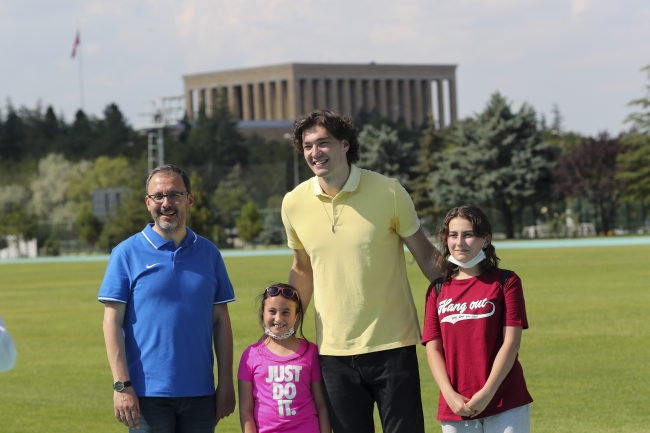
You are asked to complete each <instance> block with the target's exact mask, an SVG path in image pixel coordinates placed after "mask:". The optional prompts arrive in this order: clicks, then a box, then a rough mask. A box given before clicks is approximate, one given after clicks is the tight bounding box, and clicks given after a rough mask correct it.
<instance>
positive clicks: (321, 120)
mask: <svg viewBox="0 0 650 433" xmlns="http://www.w3.org/2000/svg"><path fill="white" fill-rule="evenodd" d="M315 126H322V127H323V128H325V129H326V130H327V132H328V134H330V135H331V136H332V137H334V138H336V139H337V140H339V141H347V143H348V145H349V146H350V147H349V149H348V152H347V153H346V155H345V156H346V158H347V160H348V164H354V163H355V162H357V161H359V140H358V139H357V128H356V127H355V126H354V122H353V120H352V118H351V117H349V116H343V115H341V114H339V113H336V112H334V111H330V110H314V111H312V112H311V113H309V114H305V115H303V116H300V117H298V118H297V119H296V120H295V121H294V122H293V147H295V148H296V152H298V153H302V152H303V149H302V140H303V135H304V133H305V132H306V131H308V130H310V129H311V128H314V127H315Z"/></svg>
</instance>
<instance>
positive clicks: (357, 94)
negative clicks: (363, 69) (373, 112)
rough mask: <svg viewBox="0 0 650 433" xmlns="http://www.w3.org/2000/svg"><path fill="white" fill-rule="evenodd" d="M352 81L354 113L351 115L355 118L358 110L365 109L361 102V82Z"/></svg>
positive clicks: (359, 80) (357, 80)
mask: <svg viewBox="0 0 650 433" xmlns="http://www.w3.org/2000/svg"><path fill="white" fill-rule="evenodd" d="M354 81H355V83H354V113H353V114H352V115H353V116H356V115H357V113H358V112H359V110H361V108H362V107H363V108H365V107H364V101H363V80H361V79H359V78H357V79H356V80H354Z"/></svg>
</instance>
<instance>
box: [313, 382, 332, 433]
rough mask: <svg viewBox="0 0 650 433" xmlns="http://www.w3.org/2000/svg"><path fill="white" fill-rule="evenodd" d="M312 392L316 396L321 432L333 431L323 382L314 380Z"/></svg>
mask: <svg viewBox="0 0 650 433" xmlns="http://www.w3.org/2000/svg"><path fill="white" fill-rule="evenodd" d="M311 393H312V395H313V396H314V403H315V404H316V412H317V413H318V427H319V430H320V433H331V432H332V426H331V424H330V417H329V414H328V413H327V404H326V403H325V393H324V392H323V382H312V383H311Z"/></svg>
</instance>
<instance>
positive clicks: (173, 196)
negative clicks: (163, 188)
mask: <svg viewBox="0 0 650 433" xmlns="http://www.w3.org/2000/svg"><path fill="white" fill-rule="evenodd" d="M184 195H189V192H187V191H183V192H170V193H169V194H151V195H148V196H147V197H149V198H150V199H151V200H153V202H154V203H157V204H160V203H162V202H163V200H165V197H167V198H168V199H169V201H173V202H177V201H179V200H180V199H181V197H183V196H184Z"/></svg>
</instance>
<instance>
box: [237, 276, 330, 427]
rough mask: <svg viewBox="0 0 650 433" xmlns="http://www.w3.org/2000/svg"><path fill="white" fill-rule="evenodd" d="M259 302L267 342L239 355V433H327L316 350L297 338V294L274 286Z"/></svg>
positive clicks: (300, 314)
mask: <svg viewBox="0 0 650 433" xmlns="http://www.w3.org/2000/svg"><path fill="white" fill-rule="evenodd" d="M259 302H260V313H259V314H260V324H261V325H262V328H263V329H264V333H265V334H266V337H264V338H262V339H261V340H260V341H258V342H257V343H255V344H253V345H252V346H249V347H248V348H247V349H246V350H245V351H244V353H243V354H242V357H241V361H240V362H239V371H238V373H237V378H238V379H239V418H240V421H241V428H242V432H244V433H264V432H274V433H275V432H278V433H279V432H285V433H290V432H291V433H298V432H302V433H325V432H327V433H330V432H331V426H330V421H329V417H328V415H327V406H326V403H325V397H324V393H323V384H322V380H323V378H322V376H321V371H320V364H319V362H318V350H317V348H316V346H315V345H314V344H312V343H310V342H308V341H307V340H306V339H304V336H303V335H302V320H303V318H304V312H303V309H302V303H301V302H300V298H299V296H298V291H297V290H296V289H294V288H293V287H292V286H290V285H288V284H274V285H272V286H269V287H267V288H266V289H265V290H264V293H263V294H262V295H260V297H259ZM296 326H298V329H299V334H300V336H301V337H303V338H296V336H295V335H294V333H295V332H294V329H295V328H296Z"/></svg>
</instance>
